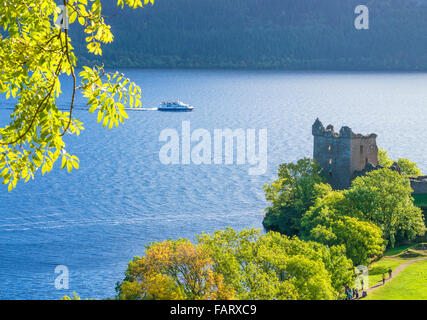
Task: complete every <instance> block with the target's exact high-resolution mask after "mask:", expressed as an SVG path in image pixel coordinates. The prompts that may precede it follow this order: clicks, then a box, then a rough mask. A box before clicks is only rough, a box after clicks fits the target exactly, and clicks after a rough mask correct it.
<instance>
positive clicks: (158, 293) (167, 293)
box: [117, 239, 234, 300]
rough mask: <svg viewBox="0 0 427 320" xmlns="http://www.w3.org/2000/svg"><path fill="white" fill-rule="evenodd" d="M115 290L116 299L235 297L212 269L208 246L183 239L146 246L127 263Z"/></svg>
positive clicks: (218, 298) (216, 298)
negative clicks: (124, 275) (124, 276)
mask: <svg viewBox="0 0 427 320" xmlns="http://www.w3.org/2000/svg"><path fill="white" fill-rule="evenodd" d="M117 290H118V292H119V295H118V298H120V299H136V300H140V299H141V300H142V299H155V300H178V299H181V300H182V299H188V300H220V299H221V300H224V299H231V298H233V296H234V292H233V290H232V289H229V287H227V286H226V285H225V284H224V282H223V277H222V275H221V274H218V273H216V272H215V271H214V270H213V261H212V259H211V257H210V254H209V252H208V250H207V248H206V247H204V246H202V245H194V244H192V243H191V242H190V241H188V240H182V239H181V240H177V241H171V240H169V241H163V242H158V243H155V244H153V245H151V246H149V247H148V248H147V250H146V252H145V256H144V257H135V258H134V259H133V261H131V262H130V263H129V266H128V269H127V272H126V278H125V280H124V281H123V282H122V283H121V284H120V285H119V286H118V287H117Z"/></svg>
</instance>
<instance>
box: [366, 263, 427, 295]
mask: <svg viewBox="0 0 427 320" xmlns="http://www.w3.org/2000/svg"><path fill="white" fill-rule="evenodd" d="M426 288H427V260H423V261H418V262H415V263H413V264H411V265H409V266H408V267H406V268H405V270H404V271H402V272H401V273H400V274H398V275H397V276H396V277H395V278H394V279H393V280H392V281H390V282H389V283H387V284H386V285H385V286H383V287H380V288H378V289H376V290H374V291H373V292H372V293H371V294H370V295H369V296H368V297H367V298H366V299H367V300H425V299H427V290H426Z"/></svg>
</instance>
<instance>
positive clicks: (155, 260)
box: [117, 229, 354, 300]
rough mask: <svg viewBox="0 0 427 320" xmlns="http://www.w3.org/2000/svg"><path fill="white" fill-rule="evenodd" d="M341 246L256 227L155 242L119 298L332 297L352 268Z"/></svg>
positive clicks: (134, 267)
mask: <svg viewBox="0 0 427 320" xmlns="http://www.w3.org/2000/svg"><path fill="white" fill-rule="evenodd" d="M344 250H345V249H344V247H342V246H334V247H332V248H328V247H326V246H323V245H321V244H319V243H316V242H305V241H302V240H299V239H298V238H292V239H291V238H288V237H286V236H282V235H280V234H279V233H275V232H270V233H268V234H264V235H261V234H260V232H259V231H256V230H243V231H241V232H235V231H234V230H232V229H227V230H225V231H217V232H215V233H213V234H212V235H208V234H203V235H201V236H199V237H198V239H197V244H192V243H191V242H189V241H188V240H178V241H165V242H159V243H155V244H153V245H151V246H149V247H148V248H147V250H146V252H145V255H144V257H136V258H134V260H133V261H132V262H131V263H130V264H129V267H128V271H127V272H126V278H125V279H124V281H123V282H122V283H120V284H119V285H118V287H117V291H118V298H120V299H229V298H233V299H250V300H252V299H284V300H294V299H336V298H338V297H339V295H340V292H342V289H343V287H344V286H345V285H346V284H350V283H351V281H352V279H353V274H354V273H353V270H352V263H351V261H350V260H349V259H347V258H346V257H345V255H344V254H343V253H344Z"/></svg>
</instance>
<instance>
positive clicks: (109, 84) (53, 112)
mask: <svg viewBox="0 0 427 320" xmlns="http://www.w3.org/2000/svg"><path fill="white" fill-rule="evenodd" d="M153 2H154V0H143V1H142V0H118V1H117V5H119V6H121V7H123V6H124V5H127V6H129V7H131V8H138V7H143V5H146V4H148V3H153ZM60 3H61V5H62V7H59V6H57V4H56V2H55V1H54V0H6V1H1V2H0V65H1V66H2V70H1V72H0V94H4V95H5V96H6V98H7V99H13V102H14V104H15V107H14V110H13V112H12V113H11V115H10V123H9V124H8V125H6V126H5V127H3V128H0V178H1V179H2V182H3V184H8V189H9V191H10V190H12V189H13V188H14V187H16V184H17V182H18V181H20V180H25V181H28V180H29V179H31V178H34V174H35V172H36V171H37V170H39V169H40V170H41V172H42V173H43V174H45V173H46V172H49V171H51V170H52V168H53V165H54V163H55V162H56V161H57V160H58V159H61V162H62V163H61V168H65V167H66V168H67V170H68V171H71V170H72V169H73V168H78V167H79V160H78V158H77V157H76V156H75V155H71V154H69V153H67V151H66V149H65V146H66V145H65V142H64V140H63V137H64V136H65V135H66V134H76V135H79V134H80V131H81V130H83V124H82V122H81V121H79V120H78V119H76V118H74V114H73V111H74V109H75V105H74V104H75V98H76V95H77V94H78V93H79V92H82V93H83V95H84V96H85V97H86V98H87V104H88V108H89V112H90V113H95V114H96V115H97V120H98V122H102V125H103V126H104V127H108V128H109V129H111V128H112V127H114V126H116V127H117V126H118V125H119V124H120V123H122V122H123V120H124V119H126V118H127V117H128V115H127V114H126V111H125V106H129V107H138V106H140V105H141V89H140V88H139V87H138V86H137V85H135V84H134V83H133V82H131V81H130V80H129V79H128V78H126V77H125V76H124V75H123V74H120V73H118V72H116V73H112V74H110V73H108V72H106V71H105V70H104V68H103V67H102V66H91V67H86V66H85V67H84V68H83V71H82V72H81V73H80V78H79V77H78V75H77V74H76V70H75V67H76V62H77V58H76V56H75V54H74V51H73V45H72V39H71V38H70V36H69V33H68V30H69V28H71V27H72V25H73V24H74V23H79V24H80V25H82V26H83V27H84V32H85V34H86V35H87V37H86V42H87V49H88V50H89V52H90V53H93V54H95V55H101V54H102V48H101V45H102V44H107V43H110V42H112V41H113V34H112V33H111V30H110V26H109V25H108V24H106V22H105V20H104V17H103V15H102V5H101V0H61V1H60ZM1 29H2V30H1ZM61 75H64V76H65V75H66V76H68V77H71V79H72V82H73V89H72V91H71V92H65V93H62V91H61V79H63V78H60V76H61ZM61 94H66V95H67V97H68V98H69V100H70V101H71V102H70V104H69V106H68V111H65V112H63V111H61V110H59V108H58V106H57V103H56V101H57V98H58V97H59V96H60V95H61Z"/></svg>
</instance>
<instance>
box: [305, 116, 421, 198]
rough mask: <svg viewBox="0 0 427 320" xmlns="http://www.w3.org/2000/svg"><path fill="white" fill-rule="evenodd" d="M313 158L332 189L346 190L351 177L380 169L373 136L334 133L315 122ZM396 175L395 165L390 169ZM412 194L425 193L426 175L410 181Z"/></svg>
mask: <svg viewBox="0 0 427 320" xmlns="http://www.w3.org/2000/svg"><path fill="white" fill-rule="evenodd" d="M312 133H313V136H314V152H313V158H314V160H315V161H316V162H317V163H318V164H319V165H320V167H321V168H322V169H323V171H324V172H325V174H326V176H327V179H328V182H329V184H330V185H331V186H332V188H334V189H338V190H341V189H348V188H349V187H350V185H351V182H352V180H353V179H354V178H356V177H358V176H362V175H364V174H366V173H367V172H369V171H372V170H377V169H381V168H383V167H381V166H380V165H379V163H378V147H377V135H376V134H374V133H371V134H369V135H361V134H355V133H354V132H353V131H352V130H351V128H349V127H345V126H344V127H342V128H341V129H340V131H339V132H335V131H334V127H333V126H332V125H329V126H327V127H326V128H325V127H324V126H323V124H322V122H320V120H319V119H316V121H315V122H314V124H313V127H312ZM390 169H392V170H395V171H398V172H400V168H399V166H398V165H397V163H395V164H393V166H392V167H391V168H390ZM410 180H411V186H412V189H413V190H414V193H415V194H426V193H427V176H424V177H418V178H411V179H410Z"/></svg>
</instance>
